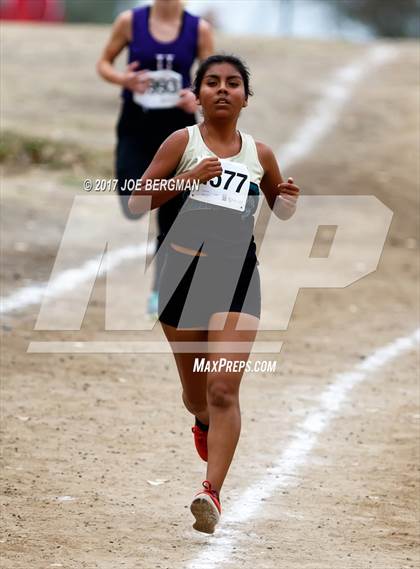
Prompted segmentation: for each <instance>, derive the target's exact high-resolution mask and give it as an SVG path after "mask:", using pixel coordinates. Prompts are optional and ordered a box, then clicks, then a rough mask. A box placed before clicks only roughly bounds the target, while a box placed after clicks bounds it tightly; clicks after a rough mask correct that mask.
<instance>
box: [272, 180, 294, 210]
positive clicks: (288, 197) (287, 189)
mask: <svg viewBox="0 0 420 569" xmlns="http://www.w3.org/2000/svg"><path fill="white" fill-rule="evenodd" d="M277 187H278V189H279V194H278V195H279V196H280V197H281V203H282V205H283V206H284V207H285V208H286V209H294V208H295V207H296V202H297V200H298V197H299V192H300V188H299V186H296V184H295V183H294V182H293V178H288V179H287V182H282V183H281V184H278V186H277Z"/></svg>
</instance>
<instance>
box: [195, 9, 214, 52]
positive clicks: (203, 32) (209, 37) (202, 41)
mask: <svg viewBox="0 0 420 569" xmlns="http://www.w3.org/2000/svg"><path fill="white" fill-rule="evenodd" d="M213 53H214V40H213V29H212V27H211V25H210V24H209V23H208V22H207V21H206V20H203V18H200V21H199V23H198V54H197V55H198V59H199V60H200V61H204V60H205V59H207V58H208V57H209V56H210V55H213Z"/></svg>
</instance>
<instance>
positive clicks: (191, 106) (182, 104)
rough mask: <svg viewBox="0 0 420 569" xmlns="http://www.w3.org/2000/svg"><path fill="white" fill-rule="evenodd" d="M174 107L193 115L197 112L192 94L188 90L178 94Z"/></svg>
mask: <svg viewBox="0 0 420 569" xmlns="http://www.w3.org/2000/svg"><path fill="white" fill-rule="evenodd" d="M176 106H177V107H178V108H180V109H182V110H183V111H185V112H186V113H191V114H192V113H195V111H196V110H197V101H196V99H195V95H194V93H193V92H192V91H191V90H190V89H181V91H180V92H179V101H178V103H177V105H176Z"/></svg>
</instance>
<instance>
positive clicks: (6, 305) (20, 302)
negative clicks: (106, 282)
mask: <svg viewBox="0 0 420 569" xmlns="http://www.w3.org/2000/svg"><path fill="white" fill-rule="evenodd" d="M395 54H396V49H395V48H393V47H390V46H375V47H374V48H371V50H370V51H369V52H368V53H367V54H366V55H365V56H364V58H363V59H362V60H361V61H358V62H356V63H353V64H351V65H348V66H346V67H343V68H341V69H339V70H338V72H336V73H335V74H334V76H333V78H332V79H331V80H330V81H328V82H327V84H326V88H325V91H324V93H323V95H322V97H321V99H320V100H319V102H318V104H317V105H316V106H315V107H314V108H313V109H311V112H310V114H309V115H308V117H307V118H306V119H305V120H304V122H303V124H302V125H301V126H300V127H299V128H298V129H297V131H296V132H295V134H294V135H293V137H292V140H291V141H290V143H288V144H286V145H285V146H284V147H281V148H280V149H279V151H278V153H277V156H278V158H279V161H280V163H281V166H282V168H285V167H290V165H291V164H292V163H294V162H296V161H297V160H300V159H302V158H303V157H304V156H306V155H307V154H308V153H309V152H310V151H311V150H312V149H313V148H314V146H315V145H316V143H317V142H318V141H319V139H320V138H321V137H322V136H325V134H326V133H327V132H328V130H329V129H330V128H331V127H332V126H333V125H334V124H335V122H336V121H337V117H338V114H339V111H340V110H341V108H342V106H343V105H344V103H345V102H346V101H347V100H348V99H349V97H350V96H351V94H352V92H353V89H354V87H355V85H356V84H357V82H359V81H360V80H361V79H362V78H363V77H365V76H366V75H367V73H368V72H369V71H370V70H371V69H372V68H373V67H375V66H377V65H380V64H382V63H384V62H385V61H387V60H389V59H390V58H391V57H392V56H394V55H395ZM145 254H146V245H145V244H142V245H140V246H139V247H123V248H122V249H118V250H116V251H114V252H113V253H111V254H107V257H108V261H107V262H108V263H109V269H108V270H112V269H114V268H116V267H118V266H119V265H120V264H121V263H123V262H125V261H127V260H130V259H138V258H143V257H144V256H145ZM110 257H111V259H110ZM100 261H101V258H100V257H95V258H93V259H91V260H89V261H87V262H85V263H84V264H83V265H81V266H80V267H78V268H74V269H68V270H66V271H63V272H62V273H61V274H59V275H58V276H57V277H56V278H55V279H54V280H53V281H51V282H49V283H41V284H38V285H30V286H28V287H24V288H21V289H20V290H18V291H17V292H14V293H12V294H11V295H9V296H6V297H2V298H1V299H0V314H7V313H10V312H13V311H16V310H22V309H23V308H26V307H27V306H30V305H33V304H38V303H40V302H41V301H42V298H43V295H44V294H45V292H46V289H47V285H48V296H50V295H52V296H59V295H60V294H62V293H64V292H66V291H68V290H72V289H73V288H75V287H76V286H77V285H79V284H80V283H82V282H84V281H86V280H88V279H89V278H91V277H92V275H95V274H98V276H103V275H104V274H105V272H106V271H105V270H102V272H101V269H100V270H99V272H98V265H99V263H100Z"/></svg>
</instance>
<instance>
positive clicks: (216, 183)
mask: <svg viewBox="0 0 420 569" xmlns="http://www.w3.org/2000/svg"><path fill="white" fill-rule="evenodd" d="M223 174H226V175H227V176H226V181H225V183H224V185H223V188H222V189H223V190H229V186H230V185H231V183H232V181H233V180H234V178H236V180H235V181H234V182H233V186H232V187H231V188H230V191H231V192H236V193H239V192H240V191H241V188H242V186H243V185H244V183H245V180H246V179H247V178H248V176H247V175H246V174H241V173H240V172H233V171H232V170H224V171H223ZM221 183H222V176H217V178H213V179H212V180H210V182H209V184H210V185H211V186H212V187H213V188H220V186H221ZM235 184H236V187H235Z"/></svg>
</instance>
